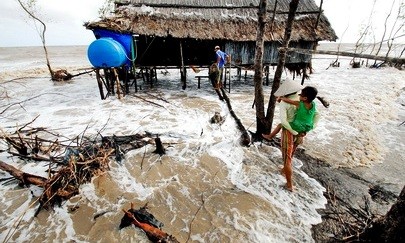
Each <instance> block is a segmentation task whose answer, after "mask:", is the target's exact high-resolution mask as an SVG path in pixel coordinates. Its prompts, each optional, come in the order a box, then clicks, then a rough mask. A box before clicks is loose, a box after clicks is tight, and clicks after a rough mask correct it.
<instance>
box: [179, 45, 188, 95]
mask: <svg viewBox="0 0 405 243" xmlns="http://www.w3.org/2000/svg"><path fill="white" fill-rule="evenodd" d="M180 60H181V67H180V76H181V82H182V83H183V86H182V89H183V90H185V89H186V88H187V82H186V79H187V74H186V68H185V67H184V59H183V45H182V43H181V41H180Z"/></svg>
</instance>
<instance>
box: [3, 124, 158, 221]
mask: <svg viewBox="0 0 405 243" xmlns="http://www.w3.org/2000/svg"><path fill="white" fill-rule="evenodd" d="M83 134H84V133H83ZM150 136H151V134H136V135H130V136H121V137H118V136H110V137H103V136H102V135H101V134H99V135H98V136H97V137H96V138H94V139H90V138H87V137H85V136H84V135H82V136H77V137H75V138H73V139H68V138H65V137H63V136H60V135H58V134H56V133H54V132H52V131H48V130H46V129H45V128H28V124H27V125H25V126H23V127H21V128H19V129H17V130H16V131H15V132H14V133H10V134H7V133H5V132H3V133H2V134H1V135H0V139H2V140H3V141H5V143H6V144H7V145H8V149H7V152H8V153H9V154H11V155H13V156H16V157H18V158H20V159H22V160H29V161H41V162H48V163H49V165H48V169H47V174H48V178H44V177H41V176H37V175H32V174H29V173H25V172H22V171H20V170H18V169H17V168H15V167H13V166H11V165H8V164H6V163H5V162H2V161H0V169H2V170H4V171H7V172H8V173H10V174H11V175H12V176H13V177H14V178H13V179H17V180H18V181H19V182H20V185H21V186H28V185H29V184H34V185H37V186H39V187H42V188H43V193H42V195H41V196H40V198H39V200H38V201H39V208H38V210H37V212H36V214H35V215H37V214H38V213H39V211H40V210H41V209H42V208H45V209H47V208H49V207H52V206H54V205H55V204H56V205H60V204H61V203H62V202H63V201H64V200H67V199H69V198H71V197H72V196H74V195H77V194H78V193H79V187H80V185H82V184H84V183H88V182H90V181H91V179H92V178H93V177H94V176H97V175H100V174H102V173H104V172H105V171H107V170H109V162H110V159H111V157H113V156H115V159H116V160H118V161H120V160H121V159H122V156H123V153H124V152H127V151H128V150H131V149H136V148H140V147H143V146H145V145H146V144H148V143H153V139H152V138H151V137H150Z"/></svg>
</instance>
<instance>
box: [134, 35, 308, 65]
mask: <svg viewBox="0 0 405 243" xmlns="http://www.w3.org/2000/svg"><path fill="white" fill-rule="evenodd" d="M136 43H137V44H136V60H135V63H136V65H138V66H167V67H179V66H181V65H182V61H181V56H183V61H184V65H185V66H189V65H194V66H208V65H210V64H211V63H213V62H215V52H214V47H215V46H217V45H219V46H220V47H221V49H222V50H224V51H225V52H227V53H229V54H231V56H232V60H233V61H232V63H235V64H237V65H241V66H250V65H253V64H254V55H255V45H256V43H255V42H231V41H225V40H198V39H191V38H190V39H176V38H172V37H166V38H161V37H153V36H142V35H140V36H138V37H137V38H136ZM313 44H314V43H313V42H291V43H290V46H291V47H296V48H304V49H312V46H313ZM180 46H181V47H182V52H181V51H180ZM279 46H280V43H278V42H268V43H265V51H264V57H263V58H264V59H263V60H264V64H266V65H277V62H278V51H277V48H278V47H279ZM310 59H311V55H308V54H297V53H291V54H289V55H288V57H287V60H286V63H287V64H293V63H309V62H310Z"/></svg>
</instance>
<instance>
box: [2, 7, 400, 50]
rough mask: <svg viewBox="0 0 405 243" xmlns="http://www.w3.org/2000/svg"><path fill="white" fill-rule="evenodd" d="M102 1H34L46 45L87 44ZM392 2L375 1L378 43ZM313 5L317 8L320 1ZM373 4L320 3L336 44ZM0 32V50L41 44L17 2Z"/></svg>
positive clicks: (353, 37)
mask: <svg viewBox="0 0 405 243" xmlns="http://www.w3.org/2000/svg"><path fill="white" fill-rule="evenodd" d="M104 1H105V0H37V2H38V6H39V7H40V9H39V11H38V13H40V14H41V16H40V18H41V20H43V21H44V22H45V23H46V25H47V32H46V41H47V45H48V46H51V45H89V44H90V43H91V42H92V41H93V40H94V36H93V33H92V32H91V31H90V30H87V29H85V28H84V27H83V23H84V22H86V21H93V20H96V19H97V16H98V10H99V9H100V7H101V6H102V5H103V3H104ZM394 1H395V6H396V7H394V10H393V14H392V15H395V14H396V11H397V10H398V6H399V3H400V2H403V1H404V0H376V6H375V7H374V12H373V18H372V22H373V26H375V27H374V28H375V32H376V36H377V39H378V40H379V39H380V38H381V36H382V31H383V26H384V21H385V18H386V16H387V14H388V13H389V12H390V8H391V4H392V3H393V2H394ZM315 2H316V3H317V4H318V5H319V3H320V2H321V0H315ZM373 2H374V0H324V3H323V9H324V13H325V15H326V16H327V18H328V19H329V21H330V22H331V24H332V28H333V29H334V30H335V32H336V34H337V36H338V37H339V38H340V39H339V40H338V42H340V41H342V42H343V43H355V42H356V41H357V39H358V38H359V33H360V29H361V28H362V26H365V25H366V24H367V23H368V22H369V17H370V13H371V11H372V6H373ZM391 18H392V20H393V17H391ZM346 28H347V30H346V32H345V29H346ZM0 33H1V35H0V47H9V46H38V45H42V44H41V40H40V38H39V35H38V33H37V32H36V30H35V25H34V24H33V22H32V21H30V20H29V18H28V17H27V14H26V13H25V12H24V11H23V10H22V8H21V7H20V5H19V4H18V2H17V0H1V3H0ZM402 40H404V39H402ZM402 42H404V41H402Z"/></svg>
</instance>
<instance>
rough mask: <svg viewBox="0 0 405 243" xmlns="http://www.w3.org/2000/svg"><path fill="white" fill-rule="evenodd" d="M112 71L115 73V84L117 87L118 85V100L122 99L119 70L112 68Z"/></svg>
mask: <svg viewBox="0 0 405 243" xmlns="http://www.w3.org/2000/svg"><path fill="white" fill-rule="evenodd" d="M112 70H113V71H114V76H115V83H116V85H117V95H118V99H121V89H120V79H119V77H118V73H117V70H116V69H115V68H112Z"/></svg>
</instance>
